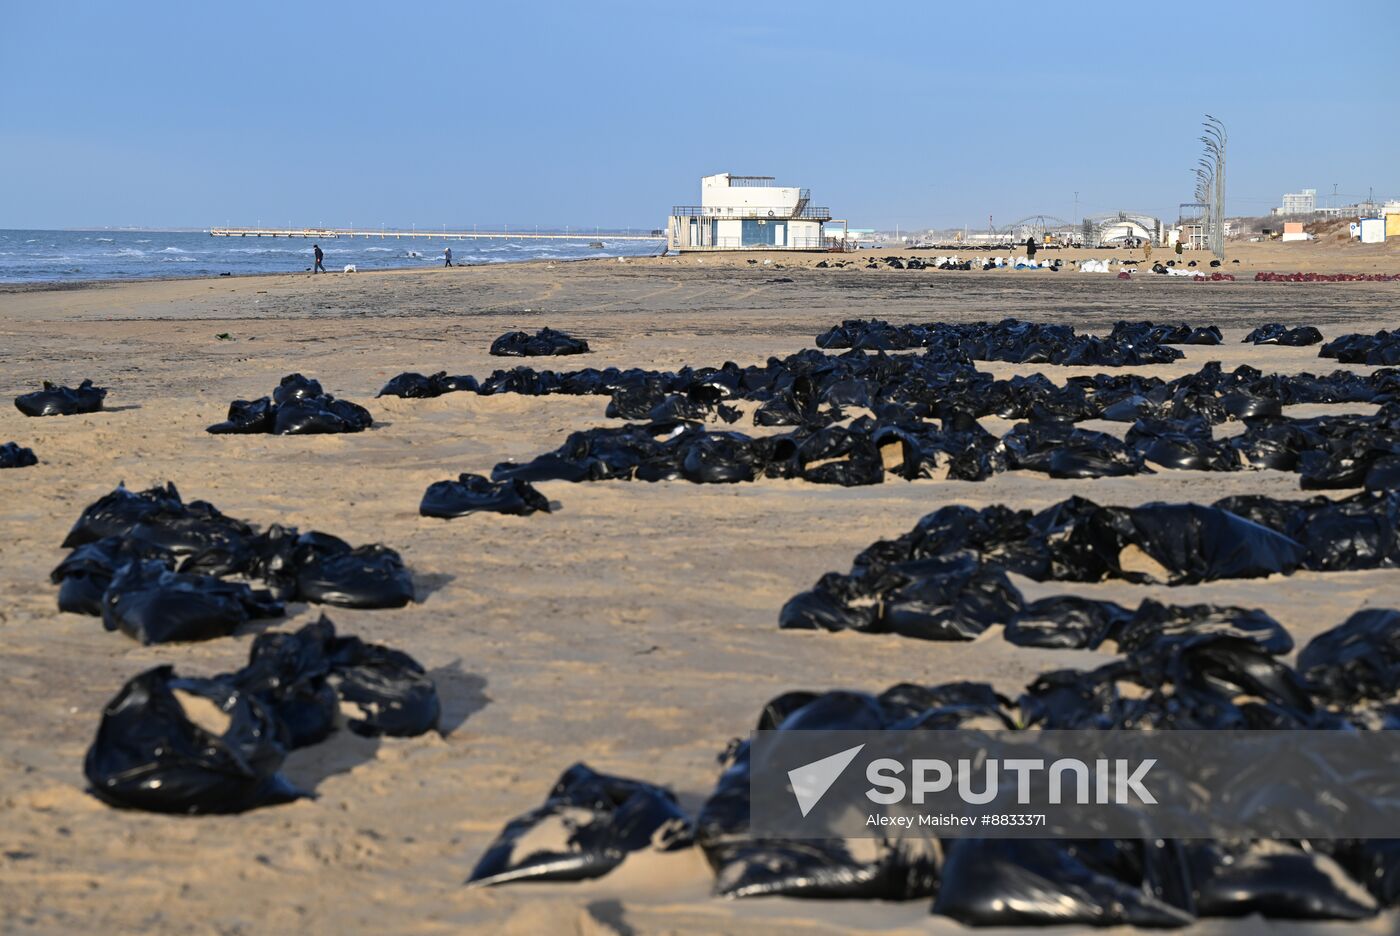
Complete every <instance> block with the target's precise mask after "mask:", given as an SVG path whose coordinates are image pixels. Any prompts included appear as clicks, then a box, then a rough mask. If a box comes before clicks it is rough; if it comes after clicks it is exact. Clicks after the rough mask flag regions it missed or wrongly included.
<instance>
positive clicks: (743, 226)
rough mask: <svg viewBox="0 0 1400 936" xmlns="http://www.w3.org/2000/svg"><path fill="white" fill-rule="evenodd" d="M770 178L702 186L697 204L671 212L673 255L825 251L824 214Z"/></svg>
mask: <svg viewBox="0 0 1400 936" xmlns="http://www.w3.org/2000/svg"><path fill="white" fill-rule="evenodd" d="M773 181H774V179H773V177H772V176H736V175H730V174H729V173H727V172H721V173H719V174H718V175H710V176H705V177H704V178H703V179H701V180H700V204H698V205H677V206H675V207H674V208H672V209H671V218H670V222H669V224H668V225H667V244H668V246H669V247H670V248H671V249H672V250H680V251H689V250H823V249H825V248H826V246H827V245H826V241H825V239H824V238H823V237H822V224H824V223H825V222H827V221H830V220H831V211H830V209H827V208H814V207H812V205H811V204H810V201H811V193H810V192H809V191H808V190H807V189H805V188H791V187H787V186H780V185H774V184H773Z"/></svg>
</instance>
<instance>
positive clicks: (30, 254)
mask: <svg viewBox="0 0 1400 936" xmlns="http://www.w3.org/2000/svg"><path fill="white" fill-rule="evenodd" d="M590 241H601V242H602V243H603V247H602V248H601V249H599V248H595V247H590V246H589V243H590ZM313 243H317V244H320V245H321V250H322V251H324V253H325V255H326V257H325V267H326V269H327V270H330V271H337V270H341V269H344V267H345V266H346V264H351V263H353V264H354V265H355V266H356V268H357V269H359V270H389V269H403V268H409V269H412V268H415V267H431V266H442V262H443V256H442V251H443V248H444V247H451V248H452V262H453V264H454V265H456V264H472V263H506V262H509V261H513V260H515V261H518V260H583V259H587V258H605V257H619V256H625V257H634V256H648V255H651V254H656V253H659V252H660V251H661V247H662V245H663V241H662V238H660V237H658V238H657V239H656V240H655V241H626V240H624V241H609V240H608V235H607V234H599V235H593V236H590V237H589V238H588V239H586V240H558V241H553V240H531V239H521V240H445V239H441V238H425V237H402V238H395V237H393V236H389V237H386V238H383V239H381V238H377V237H376V238H365V237H356V238H346V237H337V238H327V239H321V240H314V241H313V240H311V239H309V238H308V239H303V238H285V237H278V238H272V237H211V236H210V235H209V234H207V233H205V232H203V231H144V230H120V231H113V230H101V231H7V230H0V283H29V282H79V281H82V280H124V279H169V278H176V277H195V276H218V275H219V274H222V273H231V274H233V275H234V276H240V275H247V274H249V273H303V272H308V271H310V269H311V264H312V258H311V245H312V244H313Z"/></svg>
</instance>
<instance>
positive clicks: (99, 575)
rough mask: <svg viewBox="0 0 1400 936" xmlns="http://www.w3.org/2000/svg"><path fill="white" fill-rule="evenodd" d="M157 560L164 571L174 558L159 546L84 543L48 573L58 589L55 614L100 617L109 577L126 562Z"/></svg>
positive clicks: (122, 540) (117, 539)
mask: <svg viewBox="0 0 1400 936" xmlns="http://www.w3.org/2000/svg"><path fill="white" fill-rule="evenodd" d="M143 560H158V561H159V562H160V563H161V564H162V565H164V566H165V567H166V568H173V567H174V565H175V554H174V553H173V552H171V551H170V550H168V549H166V548H165V547H163V546H158V545H156V544H153V543H147V542H143V541H141V540H134V539H129V538H126V537H121V536H109V537H106V538H105V539H100V540H97V541H96V542H93V543H84V544H83V545H82V546H79V547H78V548H77V549H75V550H73V551H72V552H70V553H69V554H68V555H67V556H66V557H64V559H63V561H62V562H60V563H59V564H58V567H57V568H55V569H54V570H53V571H52V572H51V573H49V581H51V582H53V583H54V584H55V585H58V586H59V588H58V610H60V611H67V612H69V613H71V614H91V615H93V616H94V617H100V616H101V615H102V595H103V594H104V593H105V592H106V591H107V586H108V585H110V584H111V583H112V576H114V575H116V574H117V570H118V569H119V568H121V567H122V566H124V565H126V564H127V563H128V562H141V561H143Z"/></svg>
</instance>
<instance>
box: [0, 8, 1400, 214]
mask: <svg viewBox="0 0 1400 936" xmlns="http://www.w3.org/2000/svg"><path fill="white" fill-rule="evenodd" d="M1202 33H1204V34H1208V35H1214V36H1218V37H1219V40H1218V45H1217V48H1218V52H1217V53H1215V55H1214V56H1212V60H1211V61H1205V62H1203V61H1201V58H1200V54H1201V50H1202V49H1203V48H1205V47H1206V46H1207V43H1206V42H1203V41H1201V40H1199V39H1197V38H1195V37H1196V36H1198V35H1200V34H1202ZM1396 48H1400V2H1395V0H1385V2H1374V3H1367V2H1346V0H1338V2H1332V3H1328V4H1326V5H1321V4H1304V3H1291V2H1214V3H1208V4H1197V3H1189V2H1182V3H1151V4H1132V3H1130V4H1118V3H1110V4H1104V5H1102V6H1098V5H1095V4H1090V3H1061V4H1004V3H997V4H989V5H987V6H985V7H984V6H983V5H981V4H977V3H957V4H943V3H918V4H899V3H890V4H885V5H878V6H877V5H869V4H863V3H839V4H838V3H826V2H818V0H807V2H802V3H791V4H789V3H780V2H771V3H762V4H757V3H727V2H711V3H704V4H688V5H680V4H673V3H665V2H656V0H650V2H645V3H631V2H606V0H603V2H595V3H564V2H559V3H537V2H528V0H521V2H511V3H489V4H488V3H436V4H368V3H345V2H342V3H324V4H315V3H295V4H288V3H259V2H234V0H221V2H207V3H206V2H188V0H187V2H184V3H178V4H176V3H170V4H166V3H155V2H137V0H133V2H131V3H120V4H118V3H87V2H65V3H37V2H21V0H11V2H8V3H6V4H5V7H4V15H3V20H2V21H0V227H73V226H84V225H99V226H100V225H150V226H156V225H174V226H191V227H199V226H209V225H222V224H227V223H232V224H253V223H257V222H261V223H262V224H265V225H277V226H283V225H287V224H292V225H296V226H301V225H321V224H325V225H348V224H351V223H353V224H356V225H360V226H365V225H371V224H373V225H379V224H388V225H393V226H404V227H407V226H409V225H416V226H418V227H440V226H442V225H447V226H449V227H455V226H471V225H472V224H477V225H480V226H481V227H482V228H487V227H495V226H500V225H503V224H511V225H514V226H522V227H523V226H529V225H536V224H538V225H541V226H562V225H565V224H568V225H593V224H597V225H601V226H604V227H622V226H643V227H659V226H661V224H662V222H663V218H664V215H665V213H666V211H667V209H668V208H669V206H670V205H672V204H675V203H692V202H694V201H695V199H696V197H697V196H698V192H699V182H698V180H699V177H700V176H701V175H704V174H707V173H711V172H723V171H731V172H735V173H739V174H765V175H776V176H778V177H779V178H780V179H781V180H783V181H787V182H790V183H791V184H797V185H804V186H809V187H810V188H811V189H812V190H813V195H814V199H813V201H814V203H816V204H820V205H829V206H831V208H832V209H833V210H834V211H835V212H836V214H837V215H838V216H841V217H847V218H849V219H850V221H851V223H852V225H853V226H859V227H880V228H888V227H893V226H895V225H896V224H898V225H900V226H902V227H916V226H917V227H923V226H930V225H933V226H940V227H942V226H954V225H961V224H968V225H971V226H973V227H978V226H984V225H985V224H986V221H987V216H988V215H989V214H990V215H992V216H994V217H995V218H996V221H997V223H998V224H1004V223H1008V222H1011V221H1014V220H1016V219H1017V218H1020V217H1024V216H1027V215H1032V214H1041V213H1044V214H1049V215H1057V216H1061V217H1065V218H1069V217H1070V216H1071V215H1072V214H1073V212H1074V210H1075V208H1074V205H1075V201H1074V198H1075V196H1074V193H1075V192H1076V191H1077V192H1078V193H1079V212H1080V214H1081V215H1082V214H1084V213H1095V212H1103V211H1113V210H1118V209H1120V208H1122V209H1132V210H1149V211H1153V212H1156V213H1165V214H1169V215H1171V216H1173V217H1174V216H1175V213H1176V204H1177V203H1178V202H1180V201H1183V200H1186V199H1187V198H1188V197H1189V194H1190V191H1191V188H1192V184H1193V179H1192V177H1191V175H1190V169H1191V167H1192V166H1193V165H1194V164H1195V161H1196V157H1197V154H1198V152H1199V150H1200V145H1199V143H1198V142H1197V140H1196V138H1197V136H1198V135H1199V129H1198V125H1199V121H1200V119H1201V115H1202V114H1203V113H1204V112H1210V113H1213V114H1215V115H1217V116H1219V117H1221V118H1222V119H1224V120H1225V121H1226V123H1227V125H1228V126H1229V129H1230V138H1231V149H1230V167H1229V188H1230V195H1229V200H1228V201H1229V204H1228V208H1229V210H1230V212H1231V213H1237V214H1246V213H1248V214H1262V213H1265V212H1267V210H1268V208H1269V207H1270V206H1271V205H1275V204H1278V198H1279V195H1280V194H1281V193H1282V192H1284V191H1293V190H1296V189H1298V188H1304V187H1307V188H1316V189H1318V191H1319V194H1324V193H1325V194H1327V195H1329V196H1330V194H1331V192H1332V188H1333V185H1334V184H1336V185H1337V186H1338V191H1340V192H1341V193H1342V194H1343V195H1344V196H1355V195H1358V194H1360V195H1362V196H1364V195H1365V194H1366V192H1367V189H1368V188H1369V187H1372V186H1374V188H1375V191H1376V195H1377V196H1383V197H1400V120H1397V119H1396V118H1395V113H1396V108H1397V100H1398V99H1400V95H1397V92H1396V91H1395V79H1394V67H1395V61H1394V57H1395V49H1396ZM1366 50H1374V51H1372V52H1370V53H1369V55H1368V54H1364V53H1365V51H1366Z"/></svg>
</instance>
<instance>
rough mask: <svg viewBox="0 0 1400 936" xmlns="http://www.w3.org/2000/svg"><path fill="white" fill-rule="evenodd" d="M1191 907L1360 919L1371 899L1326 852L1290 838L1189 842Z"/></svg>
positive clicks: (1206, 911) (1207, 912) (1219, 912)
mask: <svg viewBox="0 0 1400 936" xmlns="http://www.w3.org/2000/svg"><path fill="white" fill-rule="evenodd" d="M1186 851H1187V855H1188V860H1189V865H1190V868H1191V881H1192V885H1193V886H1194V888H1195V891H1196V912H1197V913H1198V914H1199V915H1200V916H1202V917H1240V916H1248V915H1250V914H1254V913H1257V914H1260V915H1262V916H1265V917H1274V918H1279V919H1288V920H1365V919H1369V918H1370V917H1373V916H1375V915H1376V912H1377V910H1378V907H1377V904H1376V899H1375V898H1374V897H1373V896H1371V894H1370V893H1369V892H1368V891H1367V890H1366V888H1364V887H1362V886H1361V885H1360V884H1358V883H1356V882H1355V881H1353V880H1352V879H1351V878H1349V877H1347V875H1346V872H1345V871H1343V870H1342V868H1341V866H1340V865H1338V864H1337V862H1336V861H1335V860H1334V859H1332V858H1331V857H1329V856H1327V855H1324V854H1321V853H1319V852H1316V851H1312V850H1308V849H1305V848H1303V847H1300V846H1299V845H1296V844H1293V843H1290V842H1277V841H1268V840H1262V841H1256V842H1241V843H1223V842H1215V841H1206V842H1191V843H1188V844H1187V846H1186Z"/></svg>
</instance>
